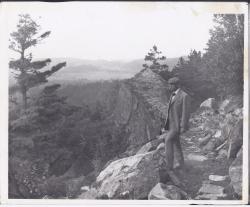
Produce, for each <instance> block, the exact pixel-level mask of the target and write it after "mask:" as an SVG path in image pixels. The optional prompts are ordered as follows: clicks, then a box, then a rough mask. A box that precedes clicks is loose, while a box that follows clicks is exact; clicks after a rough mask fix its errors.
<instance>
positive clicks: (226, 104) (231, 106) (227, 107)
mask: <svg viewBox="0 0 250 207" xmlns="http://www.w3.org/2000/svg"><path fill="white" fill-rule="evenodd" d="M242 103H243V101H242V96H238V97H230V98H228V99H225V100H224V101H223V102H222V103H221V104H220V106H219V111H220V112H221V113H226V114H227V113H230V112H233V111H235V110H236V109H237V108H241V107H242Z"/></svg>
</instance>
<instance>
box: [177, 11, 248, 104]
mask: <svg viewBox="0 0 250 207" xmlns="http://www.w3.org/2000/svg"><path fill="white" fill-rule="evenodd" d="M214 22H215V23H216V26H215V27H214V28H213V29H211V30H210V35H211V37H210V39H209V40H208V43H207V48H206V52H205V53H204V54H203V55H201V52H197V51H196V50H192V51H191V52H190V54H189V56H188V59H187V60H184V59H183V58H180V59H179V62H178V64H177V65H176V66H175V67H174V69H173V71H172V72H173V75H176V76H179V77H180V79H181V81H182V83H183V86H184V87H186V88H187V89H190V90H191V91H192V92H193V93H194V95H195V96H196V97H198V98H201V99H205V98H208V97H216V96H217V97H220V98H225V97H226V96H228V95H239V94H242V93H243V58H244V57H243V55H244V53H243V49H244V16H243V15H241V14H240V15H238V14H218V15H214Z"/></svg>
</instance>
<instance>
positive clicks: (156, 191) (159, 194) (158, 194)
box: [148, 183, 188, 200]
mask: <svg viewBox="0 0 250 207" xmlns="http://www.w3.org/2000/svg"><path fill="white" fill-rule="evenodd" d="M182 199H188V195H187V193H186V192H185V191H183V190H181V189H180V188H178V187H176V186H174V185H166V184H163V183H158V184H157V185H156V186H155V187H154V188H153V189H152V190H151V191H150V193H149V195H148V200H182Z"/></svg>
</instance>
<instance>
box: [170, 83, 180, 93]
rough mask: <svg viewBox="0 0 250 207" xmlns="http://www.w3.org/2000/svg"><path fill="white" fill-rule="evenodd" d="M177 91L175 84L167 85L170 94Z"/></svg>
mask: <svg viewBox="0 0 250 207" xmlns="http://www.w3.org/2000/svg"><path fill="white" fill-rule="evenodd" d="M177 89H178V86H177V84H175V83H169V90H170V92H174V91H176V90H177Z"/></svg>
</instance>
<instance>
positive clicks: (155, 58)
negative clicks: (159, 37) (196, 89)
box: [142, 45, 170, 79]
mask: <svg viewBox="0 0 250 207" xmlns="http://www.w3.org/2000/svg"><path fill="white" fill-rule="evenodd" d="M144 60H145V63H144V64H143V65H142V66H143V68H144V69H151V70H152V71H153V72H155V73H157V74H159V75H160V76H162V77H163V78H164V79H168V78H169V76H170V72H169V71H168V69H169V67H168V65H167V63H166V57H165V56H163V55H162V52H161V51H159V50H158V48H157V46H156V45H154V46H153V47H152V48H151V49H150V51H149V52H148V53H147V55H146V56H145V58H144Z"/></svg>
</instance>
